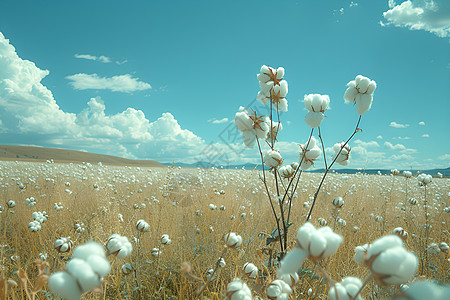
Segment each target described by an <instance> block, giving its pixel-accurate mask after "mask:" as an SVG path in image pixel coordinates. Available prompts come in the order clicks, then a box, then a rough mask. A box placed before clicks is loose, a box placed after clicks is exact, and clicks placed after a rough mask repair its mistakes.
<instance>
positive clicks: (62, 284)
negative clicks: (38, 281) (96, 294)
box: [48, 272, 82, 300]
mask: <svg viewBox="0 0 450 300" xmlns="http://www.w3.org/2000/svg"><path fill="white" fill-rule="evenodd" d="M48 287H49V289H50V291H51V292H52V293H55V294H57V295H58V296H61V297H62V298H64V299H68V300H79V299H80V298H81V294H82V292H81V291H80V289H79V288H78V285H77V282H76V281H75V279H74V278H73V277H72V276H70V274H68V273H67V272H56V273H53V274H52V275H50V278H49V280H48Z"/></svg>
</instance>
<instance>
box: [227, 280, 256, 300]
mask: <svg viewBox="0 0 450 300" xmlns="http://www.w3.org/2000/svg"><path fill="white" fill-rule="evenodd" d="M227 297H228V298H229V299H230V300H252V291H251V290H250V288H249V287H248V285H247V284H246V283H244V282H242V281H241V280H240V279H239V278H235V279H233V281H232V282H230V283H229V284H228V285H227Z"/></svg>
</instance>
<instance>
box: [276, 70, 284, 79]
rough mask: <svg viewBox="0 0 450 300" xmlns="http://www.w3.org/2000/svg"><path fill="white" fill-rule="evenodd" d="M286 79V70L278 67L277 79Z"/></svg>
mask: <svg viewBox="0 0 450 300" xmlns="http://www.w3.org/2000/svg"><path fill="white" fill-rule="evenodd" d="M283 77H284V68H283V67H278V69H277V79H283Z"/></svg>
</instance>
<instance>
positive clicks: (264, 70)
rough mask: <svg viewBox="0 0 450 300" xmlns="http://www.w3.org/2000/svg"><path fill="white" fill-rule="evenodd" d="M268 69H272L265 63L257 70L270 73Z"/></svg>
mask: <svg viewBox="0 0 450 300" xmlns="http://www.w3.org/2000/svg"><path fill="white" fill-rule="evenodd" d="M270 69H272V68H271V67H269V66H266V65H262V66H261V69H260V70H259V72H260V73H264V74H270Z"/></svg>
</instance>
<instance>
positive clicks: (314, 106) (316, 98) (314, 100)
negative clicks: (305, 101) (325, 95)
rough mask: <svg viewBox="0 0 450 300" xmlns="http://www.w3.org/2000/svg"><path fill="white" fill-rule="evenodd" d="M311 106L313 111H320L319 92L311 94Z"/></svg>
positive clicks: (320, 100)
mask: <svg viewBox="0 0 450 300" xmlns="http://www.w3.org/2000/svg"><path fill="white" fill-rule="evenodd" d="M311 106H312V109H313V111H321V110H322V97H321V95H320V94H313V97H312V101H311Z"/></svg>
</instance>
